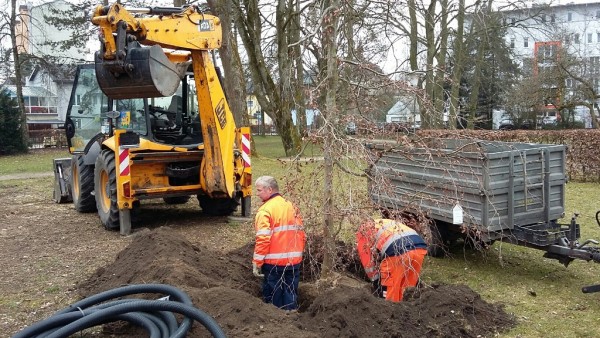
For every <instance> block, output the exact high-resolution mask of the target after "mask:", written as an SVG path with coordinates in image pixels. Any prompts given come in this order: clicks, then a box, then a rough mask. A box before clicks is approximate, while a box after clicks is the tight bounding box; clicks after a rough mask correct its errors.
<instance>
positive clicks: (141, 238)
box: [78, 227, 515, 337]
mask: <svg viewBox="0 0 600 338" xmlns="http://www.w3.org/2000/svg"><path fill="white" fill-rule="evenodd" d="M252 249H253V245H252V244H248V245H245V246H244V247H242V248H239V249H236V250H234V251H231V252H216V251H211V250H208V249H206V248H203V247H197V246H194V245H192V244H190V243H189V242H188V241H186V240H185V239H184V238H183V237H181V236H180V235H177V234H176V233H175V232H174V231H172V230H171V229H170V228H167V227H163V228H158V229H156V230H153V231H143V232H140V233H138V234H136V235H135V238H134V239H133V240H132V243H131V244H130V245H129V246H128V247H126V248H125V249H124V250H123V251H122V252H121V253H120V254H119V255H118V256H117V258H116V259H115V261H114V262H113V263H111V264H109V265H107V266H105V267H103V268H100V269H98V270H97V271H96V273H95V274H93V275H92V276H91V277H90V278H89V279H88V280H86V281H84V282H82V283H81V284H80V285H79V286H78V291H79V293H80V295H81V296H83V297H87V296H91V295H93V294H96V293H99V292H102V291H106V290H109V289H113V288H116V287H119V286H122V285H125V284H138V283H139V284H141V283H163V284H170V285H173V286H175V287H177V288H179V289H181V290H183V291H185V292H186V293H188V295H189V296H190V297H191V298H192V300H193V302H194V305H195V306H196V307H198V308H199V309H201V310H203V311H205V312H207V313H208V314H210V315H211V316H212V317H213V318H214V319H215V320H216V321H217V322H218V323H219V325H220V326H221V327H222V328H223V330H224V331H225V333H226V334H227V336H230V337H367V336H368V337H487V336H491V335H493V334H494V333H495V332H498V331H503V330H504V329H507V328H510V327H512V326H513V325H514V324H515V320H514V318H513V317H512V316H510V315H508V314H507V313H506V312H505V311H504V310H503V308H502V307H501V306H499V305H494V304H490V303H487V302H486V301H484V300H482V299H481V297H480V296H479V295H478V294H477V293H475V292H474V291H473V290H471V289H470V288H468V287H467V286H463V285H433V286H421V287H419V288H415V289H411V290H408V291H407V292H406V294H405V301H403V302H402V303H390V302H387V301H384V300H382V299H379V298H376V297H374V296H373V295H372V294H371V292H370V289H369V284H368V283H367V282H364V281H362V280H361V279H360V278H361V277H360V276H359V277H357V276H355V275H351V274H349V273H348V272H347V271H346V272H344V274H342V275H338V276H337V277H335V278H331V279H330V280H325V281H323V280H316V279H315V280H314V281H309V280H311V279H305V280H304V281H303V282H301V284H300V292H299V293H300V294H299V297H300V302H301V308H300V311H298V312H291V313H290V312H285V311H282V310H279V309H277V308H275V307H274V306H272V305H270V304H265V303H263V302H262V299H261V298H260V288H261V280H260V279H258V278H256V277H254V276H253V275H252V269H251V264H250V262H251V257H252ZM347 266H351V268H348V269H347V270H353V269H354V267H353V266H354V265H353V264H347ZM318 270H319V269H318V268H313V269H310V268H309V267H306V266H305V267H304V268H303V271H318ZM312 277H314V276H312ZM132 332H133V331H129V332H128V336H130V335H131V334H132ZM135 332H139V331H135ZM188 336H189V337H205V336H208V333H207V332H206V331H205V329H204V328H202V327H201V326H200V325H199V324H198V323H195V324H194V328H193V330H192V331H190V333H189V335H188Z"/></svg>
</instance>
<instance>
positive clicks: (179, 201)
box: [163, 196, 190, 204]
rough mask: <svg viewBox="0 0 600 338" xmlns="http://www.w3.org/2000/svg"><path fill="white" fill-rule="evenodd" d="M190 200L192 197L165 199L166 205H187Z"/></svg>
mask: <svg viewBox="0 0 600 338" xmlns="http://www.w3.org/2000/svg"><path fill="white" fill-rule="evenodd" d="M189 200H190V196H175V197H163V201H165V203H166V204H185V203H187V201H189Z"/></svg>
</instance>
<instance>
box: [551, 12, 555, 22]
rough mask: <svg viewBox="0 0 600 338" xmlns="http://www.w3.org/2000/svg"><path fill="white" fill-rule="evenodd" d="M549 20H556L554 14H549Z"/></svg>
mask: <svg viewBox="0 0 600 338" xmlns="http://www.w3.org/2000/svg"><path fill="white" fill-rule="evenodd" d="M550 22H556V15H555V14H550Z"/></svg>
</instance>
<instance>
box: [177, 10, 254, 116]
mask: <svg viewBox="0 0 600 338" xmlns="http://www.w3.org/2000/svg"><path fill="white" fill-rule="evenodd" d="M175 1H176V2H177V1H179V0H175ZM207 3H208V6H209V7H210V9H211V10H212V11H213V12H214V13H215V14H216V15H217V16H218V17H219V18H220V19H221V22H222V23H223V25H222V26H223V43H222V45H221V48H220V49H219V56H220V57H221V61H222V64H223V71H224V79H225V81H224V82H225V83H223V84H222V85H223V87H224V89H225V93H227V103H228V104H229V109H231V112H232V114H233V117H234V120H235V122H236V125H237V126H238V127H239V126H247V125H249V124H250V122H249V119H248V112H247V106H246V87H245V84H246V80H245V79H244V71H243V69H242V63H241V60H240V56H239V53H238V48H237V43H236V39H235V34H234V31H233V30H232V25H233V21H232V19H231V11H230V10H229V8H231V0H209V1H208V2H207Z"/></svg>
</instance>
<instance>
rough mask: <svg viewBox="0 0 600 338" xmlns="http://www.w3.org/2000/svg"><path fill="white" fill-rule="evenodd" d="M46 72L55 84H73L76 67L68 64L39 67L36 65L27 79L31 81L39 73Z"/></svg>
mask: <svg viewBox="0 0 600 338" xmlns="http://www.w3.org/2000/svg"><path fill="white" fill-rule="evenodd" d="M43 71H45V72H47V73H48V74H50V76H51V77H52V79H53V80H54V81H55V82H73V81H74V79H75V73H76V71H77V66H76V65H69V64H52V63H44V64H41V65H36V66H35V67H34V69H33V71H32V72H31V75H29V79H30V80H31V79H33V78H34V77H35V76H37V75H38V74H39V73H41V72H43Z"/></svg>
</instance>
